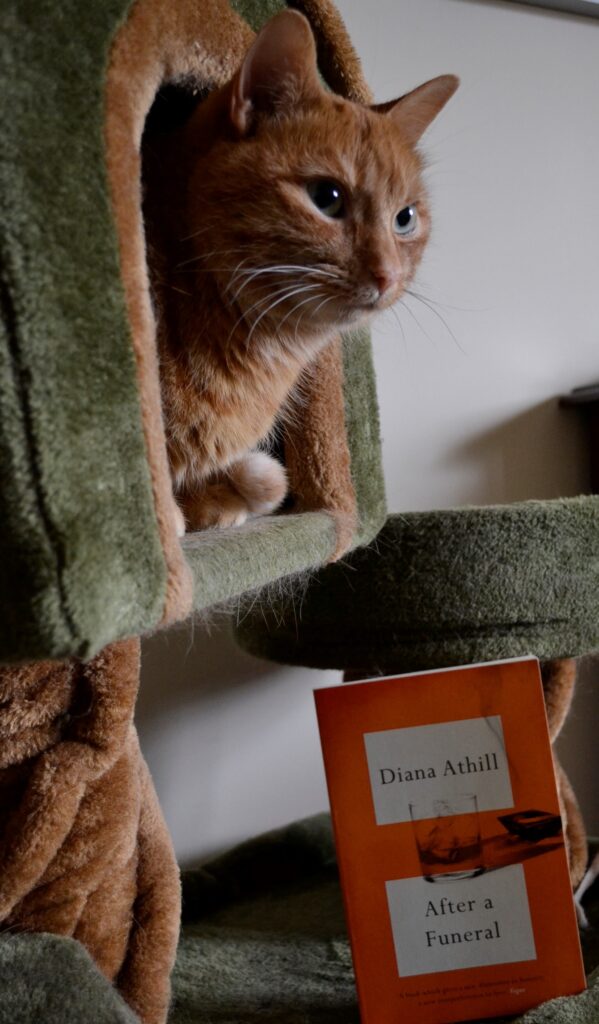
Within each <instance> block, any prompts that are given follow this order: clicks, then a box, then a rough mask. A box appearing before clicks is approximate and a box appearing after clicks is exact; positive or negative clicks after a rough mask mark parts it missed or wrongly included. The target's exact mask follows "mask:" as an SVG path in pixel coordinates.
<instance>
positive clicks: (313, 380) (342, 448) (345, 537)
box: [142, 78, 386, 611]
mask: <svg viewBox="0 0 599 1024" xmlns="http://www.w3.org/2000/svg"><path fill="white" fill-rule="evenodd" d="M211 85H212V83H206V82H201V81H199V80H192V79H191V78H189V79H187V80H186V81H185V82H183V83H167V84H165V85H163V86H162V87H161V88H160V90H159V91H158V93H157V94H156V97H155V99H154V102H153V104H152V107H151V109H150V111H149V114H148V116H147V118H146V122H145V128H144V134H143V140H142V181H143V216H144V228H145V230H146V237H147V248H148V257H149V259H148V262H149V263H150V264H151V266H152V268H153V271H152V276H153V290H154V291H155V288H156V285H157V283H160V279H161V277H163V278H164V279H165V280H166V279H167V278H168V275H169V273H170V272H171V271H172V269H173V263H174V257H173V256H172V251H170V252H169V247H168V245H166V244H162V239H161V235H160V231H159V230H157V228H156V224H157V223H158V218H157V217H156V216H155V211H156V210H157V209H158V208H159V205H160V203H161V201H162V197H163V193H164V184H162V186H160V183H161V181H162V183H163V182H164V178H163V177H161V175H163V171H162V170H161V167H162V168H163V167H164V165H165V161H164V159H163V154H164V153H166V154H167V155H168V153H169V148H172V144H171V140H172V139H175V138H176V133H177V131H178V129H180V128H181V127H182V126H183V125H184V124H185V122H186V121H187V119H188V118H189V117H190V115H191V114H192V112H193V110H194V109H195V107H196V105H197V103H199V102H201V101H202V99H203V98H205V96H206V95H207V94H208V92H209V91H210V88H211ZM157 166H158V170H157ZM157 183H159V184H158V185H157ZM193 227H195V226H190V234H191V230H192V229H193ZM181 256H182V262H183V261H185V260H186V258H187V259H190V257H189V253H188V252H185V250H184V240H183V241H182V250H181ZM200 256H201V253H200ZM177 258H178V256H177ZM192 266H193V264H192ZM181 269H182V270H183V271H186V270H187V268H186V267H182V268H181ZM186 277H187V280H188V281H189V282H190V284H189V285H187V284H186V283H185V281H184V279H183V274H181V279H182V280H183V284H182V285H181V287H185V288H186V289H187V288H188V287H189V290H190V291H191V290H192V288H193V274H192V273H188V274H187V275H186ZM179 284H180V282H179V281H177V286H179ZM153 298H154V299H155V298H156V296H155V294H154V296H153ZM271 450H273V451H274V452H275V453H276V455H277V457H278V458H279V459H280V461H282V462H283V463H284V464H285V466H286V469H287V474H288V480H289V495H288V498H287V499H286V501H285V503H284V505H283V506H282V508H281V509H280V510H279V511H278V512H277V513H275V514H273V515H270V516H266V517H257V518H255V519H250V520H248V521H247V522H246V523H245V524H244V525H243V526H240V527H229V528H226V529H224V530H214V529H211V530H206V531H197V532H192V533H188V534H186V535H185V536H184V538H183V540H182V548H183V552H184V555H185V558H186V560H187V562H188V564H189V566H190V568H191V572H192V577H193V585H194V609H195V610H196V611H198V610H201V609H203V608H206V607H208V606H209V605H211V604H214V603H220V602H223V601H227V600H228V599H230V598H232V597H235V596H237V595H239V594H241V593H242V592H244V591H247V590H252V591H254V590H255V589H256V588H259V587H261V586H263V585H265V584H267V583H269V582H271V581H273V580H276V579H278V578H280V577H284V576H288V575H292V574H294V573H298V572H304V571H305V570H307V569H311V568H312V567H314V566H316V565H319V564H322V563H323V562H327V561H329V560H330V559H331V558H335V557H338V556H339V555H340V554H342V553H343V552H345V551H347V550H349V549H351V548H352V547H354V546H355V545H356V544H362V543H365V542H367V541H369V540H370V539H372V538H373V537H374V536H375V534H376V533H377V532H378V530H379V529H380V527H381V526H382V524H383V522H384V516H385V511H386V510H385V497H384V485H383V479H382V469H381V461H380V441H379V426H378V409H377V402H376V390H375V383H374V372H373V368H372V360H371V350H370V338H369V335H368V333H367V332H366V331H356V332H352V333H351V334H348V335H346V336H344V337H343V338H340V339H339V340H338V341H335V342H333V343H331V344H330V345H328V346H327V347H326V349H325V350H324V351H323V352H322V353H321V354H320V355H319V356H318V357H317V359H316V360H315V363H314V365H313V367H312V372H310V373H309V374H308V375H307V377H306V379H305V380H304V381H303V382H302V401H301V403H298V409H297V413H296V415H294V417H293V419H292V422H291V423H290V424H288V425H285V428H284V430H283V429H282V428H277V429H276V431H275V434H274V436H273V441H272V446H271Z"/></svg>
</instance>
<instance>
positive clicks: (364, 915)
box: [315, 658, 585, 1024]
mask: <svg viewBox="0 0 599 1024" xmlns="http://www.w3.org/2000/svg"><path fill="white" fill-rule="evenodd" d="M315 700H316V709H317V716H318V722H319V728H320V735H321V742H322V748H323V755H324V763H325V770H326V776H327V784H328V790H329V797H330V803H331V813H332V820H333V827H334V833H335V842H336V847H337V856H338V863H339V871H340V878H341V885H342V890H343V897H344V902H345V910H346V918H347V923H348V930H349V935H350V942H351V947H352V956H353V961H354V968H355V974H356V984H357V990H358V999H359V1003H360V1012H361V1019H362V1024H452V1022H455V1021H466V1020H476V1019H479V1020H480V1019H481V1018H488V1017H496V1016H500V1015H504V1014H505V1015H509V1014H518V1013H522V1012H524V1011H525V1010H527V1009H529V1008H530V1007H532V1006H537V1005H538V1004H540V1003H542V1002H544V1001H545V1000H547V999H550V998H552V997H554V996H558V995H569V994H573V993H576V992H580V991H582V990H583V989H584V988H585V976H584V970H583V964H582V957H581V952H580V943H579V938H578V927H577V922H576V913H575V908H574V901H573V897H572V890H571V885H570V876H569V871H568V862H567V855H566V850H565V846H564V836H563V831H562V823H561V818H560V808H559V802H558V795H557V787H556V782H555V774H554V767H553V758H552V753H551V746H550V741H549V733H548V729H547V719H546V714H545V704H544V700H543V689H542V683H541V676H540V671H539V663H538V661H537V659H535V658H523V659H518V660H511V661H502V662H489V663H487V664H481V665H473V666H466V667H462V668H452V669H442V670H439V671H432V672H421V673H417V674H413V675H402V676H395V677H386V678H377V679H374V680H370V681H364V682H358V683H346V684H344V685H342V686H335V687H329V688H326V689H319V690H316V691H315Z"/></svg>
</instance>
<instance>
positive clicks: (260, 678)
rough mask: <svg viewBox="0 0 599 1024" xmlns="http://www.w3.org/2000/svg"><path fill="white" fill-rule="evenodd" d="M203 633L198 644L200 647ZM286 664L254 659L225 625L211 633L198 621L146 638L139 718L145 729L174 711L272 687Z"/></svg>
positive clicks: (144, 642) (143, 646)
mask: <svg viewBox="0 0 599 1024" xmlns="http://www.w3.org/2000/svg"><path fill="white" fill-rule="evenodd" d="M196 633H197V640H198V642H197V643H194V639H195V634H196ZM277 672H280V666H277V665H274V664H272V665H271V664H270V663H269V662H264V661H259V660H258V659H257V658H250V657H249V655H247V654H244V652H243V651H242V650H241V649H240V648H239V647H237V646H236V645H235V643H234V642H233V640H232V638H230V629H229V627H228V625H227V623H226V621H225V622H221V623H219V624H218V625H216V626H215V627H214V629H207V628H206V626H205V625H204V624H198V626H197V630H196V628H195V627H194V623H193V620H192V621H191V622H186V623H184V624H183V625H181V626H177V627H175V628H173V629H170V630H168V631H163V632H160V633H157V634H155V635H154V636H151V637H148V638H146V639H145V640H144V641H143V643H142V685H141V689H140V694H139V698H138V703H137V718H138V719H139V720H140V721H142V722H143V725H144V727H145V728H151V727H152V724H153V720H154V719H158V720H159V719H160V718H161V716H163V715H166V714H168V712H169V711H171V710H176V711H177V712H180V711H181V710H182V709H184V708H185V707H186V706H187V707H191V706H196V705H198V704H199V703H205V702H206V701H210V700H211V699H212V698H217V697H218V698H219V699H221V700H222V699H223V698H225V697H226V696H227V695H230V696H234V692H235V691H238V690H243V689H244V688H247V687H250V686H253V685H254V684H256V683H260V684H261V685H263V684H264V683H268V679H269V676H270V675H276V674H277Z"/></svg>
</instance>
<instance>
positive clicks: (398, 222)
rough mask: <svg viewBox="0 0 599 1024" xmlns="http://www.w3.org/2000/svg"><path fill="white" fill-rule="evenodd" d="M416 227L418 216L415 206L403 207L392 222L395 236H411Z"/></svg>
mask: <svg viewBox="0 0 599 1024" xmlns="http://www.w3.org/2000/svg"><path fill="white" fill-rule="evenodd" d="M417 225H418V214H417V212H416V207H415V206H404V208H403V210H400V211H399V213H398V214H397V216H396V218H395V220H394V222H393V230H394V231H395V234H396V235H403V236H405V235H413V234H414V232H415V230H416V227H417Z"/></svg>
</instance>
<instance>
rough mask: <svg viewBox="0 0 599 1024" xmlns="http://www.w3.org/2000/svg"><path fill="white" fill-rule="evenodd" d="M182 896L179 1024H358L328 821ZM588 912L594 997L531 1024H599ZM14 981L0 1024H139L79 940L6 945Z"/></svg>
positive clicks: (208, 872)
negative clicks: (97, 968)
mask: <svg viewBox="0 0 599 1024" xmlns="http://www.w3.org/2000/svg"><path fill="white" fill-rule="evenodd" d="M183 894H184V928H183V934H182V937H181V943H180V946H179V952H178V956H177V964H176V967H175V971H174V975H173V992H174V995H173V1005H172V1010H171V1014H170V1017H169V1024H359V1021H360V1017H359V1013H358V1008H357V1004H356V995H355V987H354V977H353V969H352V962H351V954H350V950H349V943H348V939H347V934H346V930H345V924H344V916H343V906H342V900H341V893H340V889H339V883H338V878H337V870H336V865H335V853H334V846H333V840H332V835H331V826H330V819H329V816H328V815H325V814H322V815H317V816H316V817H314V818H309V819H307V820H306V821H303V822H299V823H297V824H295V825H290V826H288V827H287V828H285V829H281V830H278V831H277V832H273V833H269V834H268V835H266V836H263V837H260V838H258V839H256V840H252V841H251V842H249V843H245V844H244V845H243V846H241V847H238V848H237V849H236V850H233V851H231V852H230V853H228V854H225V855H224V856H222V857H220V858H219V859H218V860H216V861H213V862H212V863H211V864H208V865H206V866H205V867H204V868H203V869H199V870H197V871H191V872H186V873H185V874H184V876H183ZM591 895H592V892H591ZM587 911H588V914H589V918H590V920H591V927H590V928H589V929H588V930H587V931H586V932H585V933H584V934H583V951H584V956H585V964H586V967H587V971H588V974H589V986H590V987H589V989H588V990H587V991H586V992H585V993H582V994H581V995H578V996H573V997H569V998H562V999H557V1000H553V1001H552V1002H550V1003H546V1004H545V1005H544V1006H542V1007H539V1008H538V1009H535V1010H532V1011H529V1012H528V1013H527V1014H526V1015H525V1016H524V1017H522V1018H519V1022H520V1024H597V1021H598V1020H599V971H597V970H595V967H596V965H597V963H599V933H598V931H597V925H598V924H599V906H596V905H595V903H594V902H593V901H591V903H590V906H588V907H587ZM593 970H595V973H592V972H593ZM8 977H10V979H11V984H10V986H9V987H7V988H6V991H5V990H4V989H3V999H2V1002H1V1003H0V1024H39V1022H40V1021H43V1022H44V1024H137V1018H136V1017H135V1015H134V1014H133V1013H132V1012H131V1011H130V1010H129V1009H128V1007H127V1006H125V1004H124V1003H123V1001H122V1000H121V999H120V997H119V996H118V995H117V993H116V992H115V991H114V989H113V988H112V987H111V986H110V985H109V984H108V983H107V982H106V981H105V980H104V979H103V978H102V977H101V975H100V974H99V972H98V971H97V970H96V968H95V967H94V966H93V964H92V962H91V960H90V959H89V957H88V955H87V953H86V952H85V950H84V949H83V947H81V946H80V945H79V944H78V943H77V942H75V941H73V940H72V939H60V938H57V937H56V936H51V935H6V934H5V935H2V936H0V983H1V982H2V981H3V980H4V979H6V978H8ZM398 1024H401V1018H400V1017H398Z"/></svg>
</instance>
